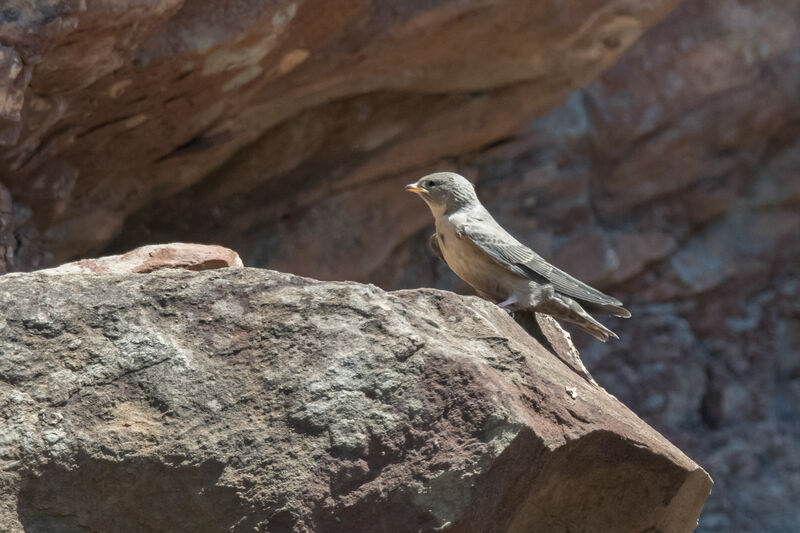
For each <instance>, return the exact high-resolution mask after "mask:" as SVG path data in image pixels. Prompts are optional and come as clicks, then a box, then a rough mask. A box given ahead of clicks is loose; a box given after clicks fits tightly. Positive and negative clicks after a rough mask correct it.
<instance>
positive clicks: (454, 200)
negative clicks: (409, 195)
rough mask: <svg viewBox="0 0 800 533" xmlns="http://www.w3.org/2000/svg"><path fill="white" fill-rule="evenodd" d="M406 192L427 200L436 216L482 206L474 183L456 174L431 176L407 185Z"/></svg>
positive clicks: (441, 173)
mask: <svg viewBox="0 0 800 533" xmlns="http://www.w3.org/2000/svg"><path fill="white" fill-rule="evenodd" d="M406 190H407V191H409V192H413V193H415V194H417V195H419V197H420V198H422V199H423V200H425V203H427V204H428V207H430V208H431V211H432V212H433V214H434V215H435V216H438V215H440V214H444V213H453V212H455V211H458V210H459V209H461V208H464V207H471V206H473V205H476V204H477V205H480V202H478V196H477V195H476V194H475V188H474V187H473V186H472V183H470V182H469V181H468V180H467V178H465V177H464V176H460V175H458V174H456V173H454V172H437V173H436V174H429V175H427V176H424V177H422V178H420V179H418V180H417V181H416V183H409V184H408V185H406Z"/></svg>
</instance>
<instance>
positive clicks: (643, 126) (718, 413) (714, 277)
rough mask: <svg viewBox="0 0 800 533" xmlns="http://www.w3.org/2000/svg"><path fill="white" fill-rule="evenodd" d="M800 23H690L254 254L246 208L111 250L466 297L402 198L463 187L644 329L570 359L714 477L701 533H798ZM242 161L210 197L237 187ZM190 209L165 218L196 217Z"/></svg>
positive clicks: (729, 19) (276, 235)
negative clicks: (214, 243)
mask: <svg viewBox="0 0 800 533" xmlns="http://www.w3.org/2000/svg"><path fill="white" fill-rule="evenodd" d="M799 9H800V4H798V3H797V2H779V3H776V2H769V1H765V0H756V1H752V2H742V1H739V0H693V1H686V2H683V3H682V4H681V5H680V6H679V7H678V8H677V9H676V10H675V11H673V12H672V13H671V14H670V15H669V16H668V17H667V18H665V19H664V20H663V21H662V22H660V23H659V24H657V25H656V26H654V27H653V28H651V29H650V30H649V31H648V32H647V33H646V34H645V35H644V36H643V38H642V39H641V40H640V41H638V42H637V43H635V44H634V45H633V46H632V47H631V48H630V49H629V50H628V52H627V53H626V54H624V55H623V56H622V57H621V58H620V60H619V62H618V63H617V64H616V65H615V66H614V67H612V68H610V69H609V70H607V71H606V72H604V73H603V74H602V75H601V76H600V77H599V79H598V80H597V81H596V82H594V83H592V84H590V85H588V86H587V87H586V88H584V89H582V90H579V91H577V92H575V93H573V94H572V95H571V96H570V97H569V99H568V100H567V102H566V103H565V104H564V105H562V106H559V107H557V108H556V109H554V110H553V111H551V112H550V113H548V114H546V115H545V116H543V117H541V118H539V119H537V120H535V121H532V122H530V123H528V125H527V127H526V128H525V129H524V131H522V132H519V133H516V134H513V135H511V136H509V137H507V138H505V139H503V140H501V141H498V142H496V143H494V144H492V145H491V146H484V147H480V148H478V149H475V150H473V151H470V152H467V153H462V154H459V155H458V156H453V157H449V158H445V159H443V160H442V161H440V163H438V164H434V165H430V166H429V167H424V168H420V169H418V170H416V171H414V172H409V173H407V174H405V175H391V174H387V176H386V178H385V179H382V180H375V181H372V182H370V183H368V184H367V185H364V186H360V187H353V188H350V189H347V190H346V191H343V192H341V193H337V194H331V195H328V196H326V195H320V199H319V200H318V201H316V202H314V203H313V204H311V205H309V206H308V207H307V208H306V209H303V210H300V211H298V212H296V213H294V214H293V215H292V216H288V217H286V218H284V219H282V220H281V221H280V222H278V223H276V224H263V225H261V226H256V227H254V228H252V229H253V233H251V235H254V236H255V238H253V239H242V238H240V237H239V235H240V234H241V231H240V230H241V228H242V227H246V226H237V224H238V222H237V221H238V220H240V219H244V218H245V216H244V215H240V216H236V215H235V214H236V213H245V212H247V209H246V205H247V204H246V202H244V201H238V202H237V201H231V202H230V204H227V203H224V202H223V203H218V204H214V205H215V207H217V208H218V209H219V212H220V213H222V214H223V216H222V217H221V218H220V219H219V220H220V221H219V223H218V225H216V226H214V225H212V224H207V225H203V222H204V221H207V217H202V216H198V217H196V219H192V218H190V219H184V220H183V221H182V224H183V226H181V223H179V222H176V221H175V220H174V217H169V216H167V217H164V216H163V215H161V213H163V212H165V211H166V210H165V209H164V208H163V207H160V206H158V207H156V208H154V209H152V210H149V211H145V212H143V213H141V214H140V215H138V216H137V217H135V220H134V221H133V222H132V224H131V226H130V233H128V234H127V235H128V237H129V238H130V240H127V239H124V238H123V239H121V242H120V244H119V245H120V246H125V247H130V246H133V245H136V244H138V243H140V242H145V241H146V240H147V239H151V238H153V237H155V238H159V239H174V238H178V237H179V236H180V238H198V237H199V236H204V237H208V236H214V238H216V239H217V240H218V241H219V242H221V243H224V244H227V245H231V246H235V247H236V249H237V250H239V251H240V252H241V253H242V255H243V257H244V258H245V261H246V262H248V264H252V265H258V266H268V267H273V268H280V269H285V270H290V271H293V272H298V273H304V274H307V275H312V276H316V277H330V278H350V279H359V280H362V281H369V282H371V283H375V284H377V285H379V286H381V287H383V288H386V289H396V288H410V287H419V286H435V287H439V288H443V289H457V290H462V291H464V290H466V288H465V287H463V285H461V284H460V283H459V281H458V280H456V279H455V278H454V277H453V276H452V274H451V273H450V272H449V271H448V269H447V268H446V267H444V266H442V265H440V264H438V262H437V261H436V260H435V259H434V258H432V257H431V256H430V254H429V253H428V251H427V238H428V236H429V235H430V232H431V229H430V227H429V225H430V221H431V219H430V214H429V213H428V212H427V210H426V208H425V206H424V205H423V204H422V203H421V202H419V201H418V200H417V199H416V198H413V197H409V198H407V199H403V197H402V195H401V193H400V189H401V188H402V185H403V184H404V183H407V182H409V181H412V180H413V179H416V178H417V177H418V176H419V175H421V174H422V173H423V172H427V171H428V170H456V171H460V172H462V173H463V174H465V175H467V176H468V177H470V178H472V179H474V180H475V181H476V182H477V186H478V190H479V193H480V195H481V197H482V199H483V200H484V201H485V203H486V204H487V206H488V207H489V209H490V210H491V211H492V212H493V213H495V214H496V216H497V218H498V219H499V220H500V221H501V222H502V223H503V224H504V225H505V226H506V227H508V228H509V229H510V230H512V232H513V233H514V234H515V235H517V236H518V237H519V238H520V239H521V240H523V241H525V242H528V243H530V244H532V245H533V246H534V247H535V248H536V249H537V251H538V252H539V253H541V254H542V255H544V256H545V257H546V258H547V259H549V260H552V261H553V262H554V263H556V264H557V265H558V266H560V267H562V268H564V269H566V270H567V271H569V272H571V273H573V274H575V275H576V276H578V277H580V278H581V279H584V280H586V281H588V282H589V283H591V284H593V285H595V286H598V287H599V288H601V289H604V290H605V291H607V292H609V293H611V294H613V295H615V296H617V297H619V298H621V299H622V300H623V301H625V302H626V304H628V303H630V304H631V306H632V310H633V313H634V319H632V320H629V321H619V322H614V323H612V324H611V325H612V329H614V331H617V333H619V334H620V336H621V337H622V341H621V342H620V343H614V344H609V345H605V346H602V345H599V344H597V343H594V342H593V341H592V340H591V339H587V338H585V337H583V336H582V335H581V334H576V341H577V342H578V343H579V347H580V348H581V352H582V354H583V357H584V360H585V362H586V364H587V366H588V367H589V370H590V371H591V373H592V375H594V377H595V378H596V379H597V380H598V382H599V383H600V384H602V385H603V386H605V387H607V388H608V389H609V391H611V392H612V393H613V394H615V395H616V396H618V397H619V398H620V399H622V400H623V401H624V402H625V403H626V405H629V406H631V407H632V409H633V410H634V411H636V412H637V413H638V414H640V415H641V416H642V417H643V418H644V419H645V420H647V421H648V422H649V423H651V424H653V425H654V426H655V427H656V428H658V429H659V430H660V431H663V432H664V433H665V434H666V435H668V436H669V437H670V438H671V439H673V441H675V442H677V443H679V444H680V446H681V448H682V449H684V450H686V451H687V452H688V453H690V455H692V457H694V458H695V459H696V460H698V461H699V462H700V463H701V464H703V465H704V466H706V467H707V468H708V469H709V472H710V473H711V474H712V476H713V477H714V479H715V481H716V483H717V485H716V488H715V491H714V493H713V494H712V496H711V498H710V499H709V502H708V504H707V506H706V507H705V510H704V516H703V518H702V519H701V524H700V531H702V532H706V533H707V532H715V533H727V532H730V531H737V532H750V533H763V532H765V531H768V532H778V533H783V532H787V531H797V530H800V506H798V505H796V502H797V501H799V500H800V410H798V409H797V408H796V406H798V405H800V357H799V356H798V354H800V307H798V303H797V302H798V301H800V283H798V281H797V280H798V279H800V269H799V268H798V265H800V239H798V237H797V236H798V235H800V179H798V176H800V108H799V107H798V105H797V95H798V94H800V12H799V11H798V10H799ZM498 105H499V104H498ZM464 129H465V131H470V126H469V125H468V124H467V125H465V127H464ZM263 153H264V151H263V149H262V150H261V151H260V152H259V151H256V150H254V152H253V153H252V154H250V155H248V154H246V153H245V154H242V155H241V157H242V158H243V160H244V159H246V162H244V163H242V165H243V166H242V167H241V168H242V169H247V170H246V171H245V170H241V173H242V174H248V175H257V174H258V173H259V172H260V171H262V168H263V167H262V166H261V165H263V164H264V162H263V160H262V159H259V156H260V155H262V154H263ZM237 161H239V160H236V161H232V162H231V164H230V166H229V167H227V168H226V169H224V170H223V171H221V172H220V173H219V174H218V175H216V176H215V177H213V178H212V179H214V180H216V181H217V182H218V183H219V184H220V186H222V184H223V179H225V178H227V177H230V176H233V175H238V173H239V172H240V171H239V170H237V169H238V168H239V167H238V163H237ZM198 190H199V189H198ZM197 198H200V196H198V195H197V194H194V193H192V192H191V191H190V192H189V193H187V194H186V197H183V198H177V199H175V200H173V201H174V202H176V203H177V204H180V202H185V204H183V205H185V207H184V209H183V210H184V211H190V210H191V209H196V204H195V203H194V202H195V200H196V199H197ZM200 205H202V206H207V205H211V203H210V202H209V203H208V204H202V203H201V204H200ZM207 209H208V207H203V208H201V209H200V210H199V211H200V212H201V213H202V212H204V211H205V210H207ZM231 213H233V214H234V216H233V226H232V227H233V228H235V229H233V230H232V231H228V230H227V229H226V228H227V226H226V224H228V222H229V219H228V216H229V215H230V214H231ZM250 220H260V219H258V218H257V217H255V216H253V217H251V218H250ZM423 225H424V227H422V226H423ZM158 228H178V229H176V230H168V231H159V230H158ZM195 228H198V229H197V230H196V229H195ZM387 228H388V229H387ZM332 234H335V236H333V237H332V236H331V235H332ZM187 235H188V236H187ZM296 243H302V245H298V244H296ZM363 250H370V251H371V252H370V253H369V254H365V253H363ZM373 250H375V252H374V253H372V251H373ZM642 343H648V345H649V346H650V350H648V352H647V354H643V353H642V352H641V350H640V349H639V348H638V347H639V346H641V344H642Z"/></svg>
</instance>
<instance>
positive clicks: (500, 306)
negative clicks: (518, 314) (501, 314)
mask: <svg viewBox="0 0 800 533" xmlns="http://www.w3.org/2000/svg"><path fill="white" fill-rule="evenodd" d="M497 307H499V308H500V309H502V310H503V311H505V312H506V313H508V314H509V316H510V317H511V318H514V311H512V310H511V309H508V308H507V307H503V306H502V305H498V306H497Z"/></svg>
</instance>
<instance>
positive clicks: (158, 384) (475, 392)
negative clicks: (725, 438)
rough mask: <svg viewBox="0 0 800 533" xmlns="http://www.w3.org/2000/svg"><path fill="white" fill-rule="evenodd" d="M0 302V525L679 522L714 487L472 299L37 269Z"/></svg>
mask: <svg viewBox="0 0 800 533" xmlns="http://www.w3.org/2000/svg"><path fill="white" fill-rule="evenodd" d="M108 262H112V260H111V259H109V261H108ZM114 264H116V265H117V266H118V267H120V268H119V269H118V270H117V271H118V272H119V271H121V269H122V267H123V266H124V265H123V264H122V263H120V262H118V261H117V262H114ZM128 264H130V261H129V262H128ZM0 309H3V310H4V314H3V317H2V319H0V420H2V421H3V434H2V439H0V487H2V490H0V529H2V530H3V531H8V532H17V531H25V532H29V533H35V532H41V533H45V532H51V531H111V532H114V531H131V530H152V531H164V530H169V531H209V532H211V531H214V532H218V531H237V532H238V531H270V532H276V533H280V532H296V531H314V532H317V531H318V532H325V531H353V532H371V531H376V530H383V531H393V532H398V533H404V532H409V533H411V532H419V531H451V532H475V533H479V532H480V533H484V532H497V533H501V532H519V533H523V532H527V531H531V530H534V529H535V530H542V531H565V530H570V531H663V532H665V533H681V532H685V531H691V530H692V529H693V528H694V526H695V525H696V523H697V516H698V514H699V512H700V508H701V506H702V504H703V502H704V501H705V498H706V497H707V496H708V492H709V490H710V488H711V479H710V478H709V476H708V474H706V472H705V471H703V469H702V468H700V467H699V466H698V465H697V464H695V463H694V462H693V461H692V460H691V459H689V458H688V457H687V456H685V455H684V454H683V453H682V452H681V451H680V450H678V449H677V448H676V447H674V446H673V445H672V444H670V443H669V442H668V441H667V440H666V439H664V437H662V436H661V435H660V434H659V433H658V432H656V431H655V430H653V429H652V428H650V427H649V426H648V425H647V424H646V423H644V422H643V421H642V420H640V419H639V418H638V417H637V416H636V415H635V414H634V413H633V412H631V411H630V410H629V409H628V408H626V407H625V406H624V405H623V404H622V403H621V402H619V400H617V399H616V398H614V397H612V396H611V395H609V394H608V393H606V392H605V391H604V390H603V389H602V388H601V387H599V386H598V385H596V384H595V383H592V382H591V381H589V380H587V379H586V377H585V376H584V375H582V374H581V373H579V372H576V371H575V369H573V368H572V367H571V366H569V365H568V364H565V363H564V361H562V358H561V353H560V352H561V351H562V350H565V349H566V350H568V351H573V352H574V348H573V347H572V345H571V342H570V340H569V336H567V335H566V334H565V333H564V332H563V331H560V330H558V329H555V330H551V333H552V334H553V335H551V337H550V340H551V342H552V344H553V345H554V348H552V349H546V348H545V347H544V346H543V345H541V344H539V342H537V341H536V340H534V339H533V338H532V337H530V336H529V335H528V334H527V333H526V332H525V331H523V330H522V329H521V328H520V327H519V326H518V325H517V324H516V323H515V322H514V321H513V320H512V319H511V317H510V316H508V315H507V314H506V313H505V312H504V311H502V310H500V309H498V308H497V307H496V306H494V305H493V304H491V303H489V302H485V301H483V300H480V299H478V298H476V297H464V296H458V295H455V294H453V293H450V292H444V291H438V290H433V289H420V290H413V291H397V292H389V293H387V292H384V291H382V290H380V289H378V288H377V287H375V286H370V285H361V284H358V283H352V282H347V283H343V282H318V281H315V280H311V279H308V278H300V277H297V276H292V275H289V274H282V273H279V272H274V271H270V270H262V269H248V268H221V269H215V270H207V271H203V272H187V271H185V270H176V269H166V270H159V271H157V272H152V273H148V274H142V273H128V274H119V273H114V274H97V273H91V274H77V273H71V274H58V273H53V272H50V273H38V272H37V273H32V274H8V275H5V276H2V277H0ZM376 524H377V525H376Z"/></svg>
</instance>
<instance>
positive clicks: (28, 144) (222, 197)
mask: <svg viewBox="0 0 800 533" xmlns="http://www.w3.org/2000/svg"><path fill="white" fill-rule="evenodd" d="M677 3H678V0H656V1H653V2H648V3H647V4H640V3H627V4H624V5H623V4H619V5H611V6H610V5H608V4H607V3H606V2H601V1H598V0H568V1H564V0H547V1H544V2H537V3H536V4H535V5H529V4H527V3H520V2H511V1H503V2H500V3H497V4H493V5H491V6H488V5H486V4H484V3H482V2H478V1H467V2H452V1H450V2H437V1H432V0H431V1H429V2H414V3H411V4H406V3H397V2H386V1H378V0H375V1H369V0H357V1H353V2H347V3H345V4H340V3H337V4H335V5H334V4H332V3H330V2H325V1H321V0H302V1H298V0H280V1H276V2H266V3H265V2H261V1H256V0H245V1H236V2H225V6H226V7H220V3H219V2H218V1H217V0H193V1H191V2H185V1H182V0H154V1H150V2H141V1H139V0H124V1H117V2H111V3H109V2H85V1H79V0H57V1H53V2H45V3H41V2H40V3H31V2H27V1H23V0H12V1H11V2H10V3H9V2H5V3H4V5H3V8H2V13H0V44H2V46H3V47H2V48H1V49H0V50H2V53H0V120H2V121H4V122H0V142H2V144H4V145H5V146H4V147H3V148H2V149H0V179H2V181H3V182H4V183H5V184H6V186H7V187H8V188H9V189H10V190H11V192H12V194H13V195H14V197H15V198H19V199H20V200H21V201H24V203H26V205H28V206H30V207H31V209H32V210H33V212H34V214H35V217H36V221H37V224H38V227H39V229H40V231H41V233H42V235H43V236H44V240H45V244H46V246H47V249H48V250H49V251H50V252H51V253H52V256H53V257H52V260H53V261H54V262H56V263H58V262H62V261H66V260H69V259H71V258H74V257H80V256H82V255H85V254H86V253H88V252H92V251H96V250H98V249H100V248H102V247H103V246H104V245H106V244H107V243H108V242H109V241H110V240H111V239H112V238H113V237H114V236H115V235H116V234H117V233H119V232H120V231H121V229H122V226H123V223H124V221H125V219H126V217H127V216H128V215H130V214H131V213H133V212H135V211H137V210H139V209H141V208H143V207H146V206H149V205H152V204H153V202H154V201H157V200H164V199H166V198H168V197H169V196H171V195H173V194H175V193H177V192H180V191H185V190H186V189H188V188H190V187H191V186H192V185H194V184H196V183H198V182H199V181H201V180H203V178H206V177H207V175H208V174H209V173H210V172H211V171H212V170H213V169H215V168H219V167H223V168H225V170H224V171H223V172H222V174H217V176H223V175H224V177H223V178H222V179H221V180H219V181H218V180H216V179H213V178H212V179H211V180H207V181H206V182H205V183H204V185H203V186H202V187H201V190H196V191H193V192H192V195H193V196H195V199H194V200H193V201H194V202H195V205H202V206H203V208H202V209H201V208H198V210H196V211H195V210H192V209H191V208H189V211H186V209H187V207H188V205H187V204H186V203H180V204H176V205H175V206H173V208H171V209H169V211H170V212H171V213H172V214H177V212H181V215H180V216H176V217H175V218H174V219H173V223H174V224H173V225H172V227H180V222H181V221H182V218H183V216H184V215H187V214H189V212H191V213H194V214H197V213H199V212H201V211H202V212H208V211H206V208H208V209H209V210H210V209H213V208H214V207H216V206H219V207H220V209H222V210H223V211H227V210H228V209H232V212H233V214H234V215H235V216H234V217H231V218H230V219H229V220H228V222H227V224H226V228H227V229H228V230H229V231H231V233H230V234H229V236H230V237H232V239H233V238H234V236H237V235H238V231H239V229H240V228H246V229H245V231H246V232H253V231H256V230H259V229H260V228H262V227H273V226H275V225H276V224H277V223H278V222H279V221H281V220H283V219H284V218H285V217H291V216H293V214H295V213H297V210H298V209H302V208H304V207H308V206H310V205H311V204H313V203H315V202H318V201H319V200H320V199H322V198H325V197H327V196H329V195H330V194H331V193H332V192H337V193H338V192H342V191H346V190H350V189H352V188H353V187H355V186H362V185H364V184H366V183H372V182H374V181H376V180H378V179H385V178H386V177H387V176H391V175H398V174H399V173H401V172H403V171H410V170H411V169H415V170H417V169H420V168H422V167H425V166H428V165H434V164H436V163H437V162H438V161H439V160H440V159H441V158H443V157H450V156H452V155H454V154H459V153H463V152H465V151H469V150H475V149H479V148H480V147H482V146H484V145H486V144H488V143H492V142H494V141H496V140H497V139H500V138H503V137H506V136H508V135H510V134H512V133H513V132H515V131H516V130H518V129H519V128H521V127H522V126H524V124H525V123H526V122H527V121H529V120H530V119H531V118H532V117H534V116H536V115H538V114H541V113H542V112H544V111H545V110H547V109H549V108H551V107H553V106H554V105H557V103H558V102H560V101H561V100H562V99H563V98H564V97H566V95H567V94H568V93H569V92H570V91H572V90H574V89H576V88H578V87H580V86H583V85H585V84H586V83H587V82H589V81H591V80H592V79H594V78H595V77H596V76H597V75H598V74H599V73H600V72H602V71H603V69H605V68H606V67H607V66H609V65H611V64H612V63H613V62H614V61H615V60H616V59H617V58H618V57H619V55H620V54H621V53H622V52H623V51H624V50H625V49H626V48H627V47H628V46H630V45H631V44H632V43H633V42H634V41H635V40H636V39H637V38H638V37H639V36H640V35H641V34H642V32H643V31H644V30H645V29H646V28H647V27H648V26H650V25H651V24H652V23H654V22H655V21H657V20H658V19H660V18H661V17H663V16H664V15H665V14H666V13H667V12H669V10H670V9H672V8H673V7H674V6H675V5H676V4H677ZM22 65H24V66H25V68H24V69H21V66H22ZM9 121H10V122H9ZM7 122H8V124H7ZM248 146H249V147H250V148H249V149H248V150H249V152H250V154H251V155H249V156H248V155H247V153H241V151H242V149H243V148H245V147H248ZM252 158H255V159H256V160H257V165H253V162H252V161H251V159H252ZM223 163H225V165H224V166H223ZM54 196H55V197H57V198H54ZM385 199H386V197H384V198H381V200H385ZM237 204H240V205H237ZM241 204H244V205H241ZM161 214H162V215H164V216H169V215H167V214H165V213H161ZM193 216H194V215H193ZM191 225H192V226H193V227H194V221H193V222H192V224H191ZM200 225H202V226H204V227H205V226H206V224H200ZM376 229H377V228H376ZM259 237H263V236H259ZM232 239H231V240H232ZM145 240H146V241H148V242H153V241H154V240H159V239H145ZM139 244H141V243H139ZM228 244H232V245H233V243H228ZM234 247H235V245H234ZM270 252H271V250H267V251H265V252H264V253H270ZM260 253H261V252H260V251H258V250H250V249H248V250H247V253H246V255H247V256H248V257H253V256H259V254H260ZM330 263H331V260H330V258H328V257H325V258H324V259H323V260H322V261H321V262H320V263H319V265H320V266H322V265H326V264H330ZM310 266H317V265H316V263H314V264H313V265H310ZM364 267H365V271H369V270H371V269H370V265H364ZM309 271H310V269H309Z"/></svg>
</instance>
